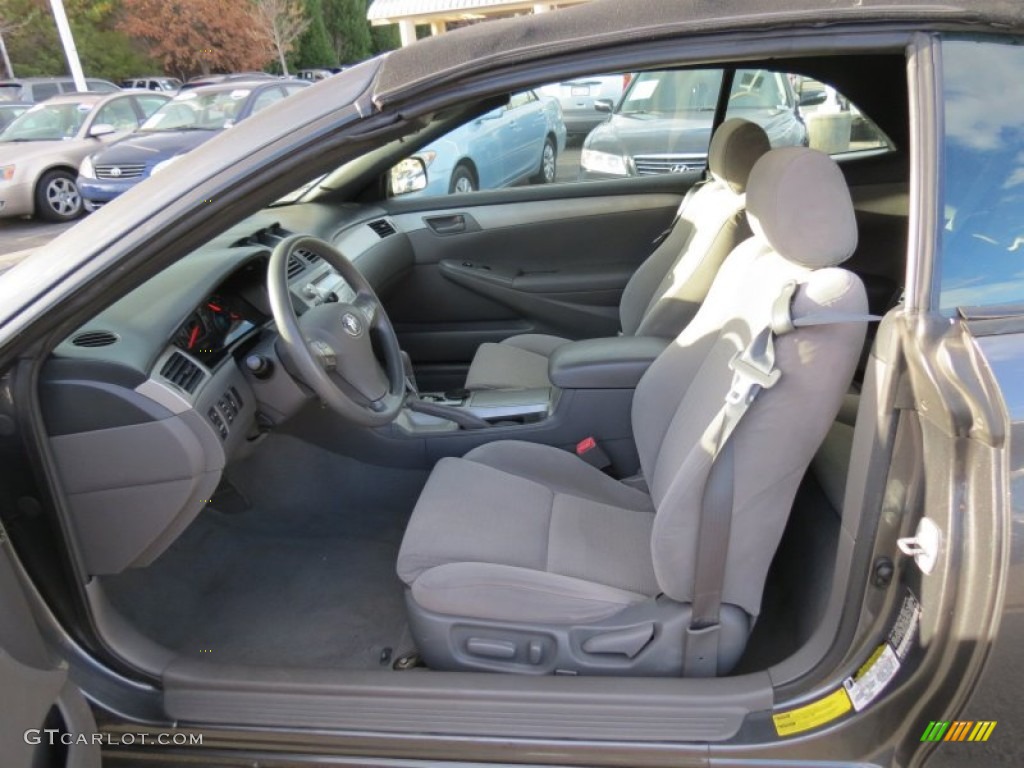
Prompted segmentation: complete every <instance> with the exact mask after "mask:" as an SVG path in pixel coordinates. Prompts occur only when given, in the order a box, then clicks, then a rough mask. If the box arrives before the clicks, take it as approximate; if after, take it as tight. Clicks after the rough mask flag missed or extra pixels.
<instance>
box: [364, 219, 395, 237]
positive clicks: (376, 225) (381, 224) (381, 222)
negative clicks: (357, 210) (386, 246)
mask: <svg viewBox="0 0 1024 768" xmlns="http://www.w3.org/2000/svg"><path fill="white" fill-rule="evenodd" d="M367 226H368V227H369V228H370V229H372V230H373V231H374V232H376V233H377V235H378V236H379V237H380V238H381V239H383V238H385V237H387V236H388V235H393V234H395V225H394V224H392V223H391V222H390V221H388V220H387V219H377V220H376V221H371V222H370V223H369V224H367Z"/></svg>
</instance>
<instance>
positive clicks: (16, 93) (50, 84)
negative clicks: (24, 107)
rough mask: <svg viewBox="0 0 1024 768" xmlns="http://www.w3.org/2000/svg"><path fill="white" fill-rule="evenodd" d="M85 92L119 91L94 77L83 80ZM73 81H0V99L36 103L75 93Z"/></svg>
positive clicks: (110, 83)
mask: <svg viewBox="0 0 1024 768" xmlns="http://www.w3.org/2000/svg"><path fill="white" fill-rule="evenodd" d="M85 86H86V90H87V91H89V92H91V93H113V92H115V91H118V90H120V88H118V87H117V86H116V85H114V84H113V83H112V82H110V81H109V80H101V79H100V78H96V77H87V78H86V79H85ZM76 91H78V89H77V88H76V87H75V81H74V80H72V79H71V78H70V77H19V78H16V79H13V80H0V99H4V100H6V101H20V102H29V103H32V104H34V103H36V102H40V101H46V100H47V99H49V98H50V97H51V96H56V95H58V94H61V93H75V92H76Z"/></svg>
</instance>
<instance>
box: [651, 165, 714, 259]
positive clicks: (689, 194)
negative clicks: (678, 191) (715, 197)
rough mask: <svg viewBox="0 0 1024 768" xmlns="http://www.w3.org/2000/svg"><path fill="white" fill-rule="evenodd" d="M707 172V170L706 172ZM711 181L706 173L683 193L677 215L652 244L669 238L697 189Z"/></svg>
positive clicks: (655, 244) (657, 244)
mask: <svg viewBox="0 0 1024 768" xmlns="http://www.w3.org/2000/svg"><path fill="white" fill-rule="evenodd" d="M706 173H707V172H706V171H705V174H706ZM709 181H711V177H710V176H707V175H705V176H703V177H702V178H701V179H700V180H699V181H698V182H697V183H695V184H694V185H693V186H692V187H690V188H689V189H688V190H686V194H685V195H683V202H681V203H680V204H679V207H678V208H677V209H676V215H675V217H674V218H673V219H672V222H671V223H670V224H669V225H668V227H666V228H665V229H664V230H662V232H661V234H660V235H658V236H657V237H656V238H654V241H653V242H652V243H651V245H652V246H654V247H655V248H657V247H658V246H659V245H661V244H662V243H664V242H665V241H666V240H667V239H668V236H669V235H671V234H672V230H673V229H675V228H676V224H678V223H679V220H680V219H681V218H683V211H685V210H686V206H688V205H689V204H690V201H691V200H693V198H694V196H695V195H696V194H697V191H698V190H699V189H700V188H701V187H703V186H704V185H705V184H707V183H708V182H709Z"/></svg>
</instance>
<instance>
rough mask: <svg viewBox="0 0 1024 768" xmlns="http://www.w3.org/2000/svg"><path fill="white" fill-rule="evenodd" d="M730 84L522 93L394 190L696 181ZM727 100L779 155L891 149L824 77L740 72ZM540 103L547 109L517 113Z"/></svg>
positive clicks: (674, 74)
mask: <svg viewBox="0 0 1024 768" xmlns="http://www.w3.org/2000/svg"><path fill="white" fill-rule="evenodd" d="M725 81H726V80H725V72H724V70H723V69H721V68H717V67H716V68H705V69H676V70H658V71H649V72H637V73H621V72H620V73H611V74H602V75H593V76H583V77H576V78H573V79H572V80H567V81H564V82H559V83H548V84H546V85H542V86H539V87H537V88H534V89H532V90H529V91H521V92H518V93H514V94H511V95H510V97H509V102H508V104H507V106H506V108H505V109H504V110H500V109H497V110H493V111H492V112H488V113H487V114H485V115H481V116H480V117H477V118H474V119H473V120H471V121H469V122H467V123H466V124H464V125H462V126H459V127H458V128H456V129H455V130H453V131H451V132H450V133H449V134H448V135H446V136H444V137H442V138H441V139H438V140H437V141H434V142H432V143H431V144H430V145H429V146H427V147H425V148H424V149H423V150H421V151H420V152H418V153H417V154H416V156H415V157H418V158H419V159H420V160H422V161H423V166H425V168H426V181H427V187H426V189H417V187H419V186H420V185H421V184H422V179H421V178H419V176H420V175H422V170H421V169H420V168H419V164H418V163H416V162H413V163H411V164H409V163H407V164H404V165H403V166H402V168H401V169H400V170H399V171H396V173H397V175H396V176H393V178H392V182H393V183H392V192H393V193H397V194H418V195H444V194H450V193H452V192H459V193H463V192H469V191H475V190H480V189H497V188H502V187H509V186H513V185H519V184H522V183H524V182H525V183H550V182H552V181H553V182H559V183H562V182H584V181H594V180H611V179H625V178H630V177H640V176H657V175H663V174H669V173H673V174H681V175H682V176H683V177H684V179H685V180H688V181H697V180H698V179H699V178H700V176H701V174H702V173H703V171H704V169H705V167H706V165H707V156H708V145H709V144H710V142H711V129H712V126H713V124H714V119H715V112H716V109H717V107H718V103H719V99H720V96H721V94H722V89H723V83H724V82H725ZM801 87H804V88H806V93H807V96H806V97H801V93H803V91H802V90H801ZM728 97H729V98H728V102H727V109H726V117H727V118H729V117H742V118H745V119H747V120H751V121H753V122H755V123H758V124H759V125H761V126H762V127H763V128H764V129H765V131H766V132H767V133H768V138H769V140H770V141H771V144H772V146H773V147H787V146H808V145H810V146H812V147H815V148H816V149H820V150H822V151H825V152H828V153H830V154H833V155H840V154H844V153H849V152H855V151H862V150H871V151H878V150H879V149H882V150H884V149H886V148H889V147H890V144H889V143H888V140H887V139H886V138H885V136H884V135H883V134H882V133H881V131H879V130H878V128H877V127H876V126H875V124H874V123H873V122H871V120H870V119H869V118H868V117H867V116H865V115H863V114H862V113H860V111H859V110H857V109H856V107H855V106H854V105H853V104H851V103H850V102H849V101H848V100H846V99H845V98H843V97H842V95H841V94H837V93H835V91H833V90H832V89H829V88H826V86H824V85H822V84H821V83H816V81H809V80H805V79H803V78H799V77H797V76H795V75H791V74H788V73H786V72H777V71H774V70H768V69H738V70H736V71H735V73H734V75H733V77H732V85H731V87H730V90H729V94H728ZM826 97H827V98H826ZM829 99H831V100H829ZM538 102H539V106H540V108H539V109H534V108H531V109H530V110H522V111H517V110H519V109H521V108H523V107H525V106H526V105H533V106H534V107H536V106H537V103H538ZM520 115H522V116H523V117H524V118H525V119H523V120H519V119H518V117H519V116H520ZM552 155H553V156H552ZM552 166H553V167H552Z"/></svg>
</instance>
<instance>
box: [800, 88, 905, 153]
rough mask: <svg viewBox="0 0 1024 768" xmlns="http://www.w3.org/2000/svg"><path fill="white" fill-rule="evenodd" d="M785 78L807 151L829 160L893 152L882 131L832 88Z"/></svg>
mask: <svg viewBox="0 0 1024 768" xmlns="http://www.w3.org/2000/svg"><path fill="white" fill-rule="evenodd" d="M787 77H788V80H789V82H790V84H791V85H792V88H793V91H794V92H795V95H796V99H797V103H798V104H799V108H800V116H801V117H802V118H803V121H804V123H805V124H806V125H807V138H808V144H809V145H810V146H811V147H813V148H814V149H819V150H821V151H822V152H826V153H828V154H830V155H833V156H836V155H840V156H841V155H845V154H848V153H856V152H876V151H878V150H890V149H893V144H892V142H891V141H890V140H889V137H888V136H886V135H885V133H883V131H882V129H881V128H879V127H878V126H877V125H875V122H874V121H873V120H872V119H871V118H870V117H868V116H867V115H865V114H864V113H863V112H861V111H860V110H859V109H858V108H857V105H856V104H854V103H853V102H851V101H850V100H849V99H848V98H846V96H844V95H843V94H841V93H839V92H838V91H837V90H836V89H835V88H833V87H832V86H830V85H825V84H824V83H820V82H818V81H817V80H812V79H811V78H809V77H801V76H799V75H788V76H787Z"/></svg>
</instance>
